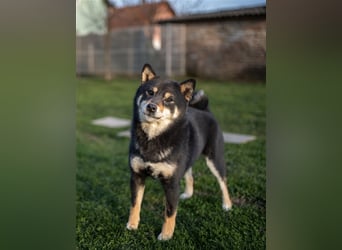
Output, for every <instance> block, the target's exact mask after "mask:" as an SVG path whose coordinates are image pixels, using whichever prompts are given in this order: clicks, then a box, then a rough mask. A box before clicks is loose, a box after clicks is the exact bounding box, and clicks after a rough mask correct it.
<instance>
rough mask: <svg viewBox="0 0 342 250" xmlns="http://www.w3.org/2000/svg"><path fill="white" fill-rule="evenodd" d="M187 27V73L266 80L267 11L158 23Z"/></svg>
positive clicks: (239, 11) (214, 77)
mask: <svg viewBox="0 0 342 250" xmlns="http://www.w3.org/2000/svg"><path fill="white" fill-rule="evenodd" d="M159 23H160V24H162V25H165V26H168V25H171V26H172V25H176V24H177V25H179V24H184V25H185V26H186V73H187V74H188V75H191V76H195V77H205V78H213V79H222V80H223V79H225V80H227V79H228V80H247V81H265V80H266V7H254V8H244V9H238V10H229V11H221V12H215V13H206V14H195V15H189V16H184V17H175V18H172V19H168V20H162V21H159Z"/></svg>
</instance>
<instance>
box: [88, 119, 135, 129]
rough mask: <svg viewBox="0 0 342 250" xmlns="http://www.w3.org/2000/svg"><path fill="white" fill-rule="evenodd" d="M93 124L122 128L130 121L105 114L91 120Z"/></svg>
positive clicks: (129, 123)
mask: <svg viewBox="0 0 342 250" xmlns="http://www.w3.org/2000/svg"><path fill="white" fill-rule="evenodd" d="M91 123H92V124H93V125H98V126H103V127H108V128H124V127H128V126H130V125H131V121H130V120H127V119H121V118H117V117H112V116H107V117H103V118H99V119H96V120H93V121H92V122H91Z"/></svg>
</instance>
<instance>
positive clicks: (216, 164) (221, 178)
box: [205, 157, 232, 211]
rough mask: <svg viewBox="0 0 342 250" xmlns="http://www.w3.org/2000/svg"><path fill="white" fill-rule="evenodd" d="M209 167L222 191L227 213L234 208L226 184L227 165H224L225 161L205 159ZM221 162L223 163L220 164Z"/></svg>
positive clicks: (224, 208) (223, 204) (223, 205)
mask: <svg viewBox="0 0 342 250" xmlns="http://www.w3.org/2000/svg"><path fill="white" fill-rule="evenodd" d="M205 160H206V163H207V166H208V167H209V169H210V171H211V172H212V174H213V175H214V176H215V177H216V179H217V181H218V183H219V185H220V188H221V191H222V208H223V210H225V211H228V210H230V209H231V208H232V202H231V200H230V197H229V192H228V188H227V184H226V177H225V165H224V163H223V161H224V160H223V159H221V160H220V161H218V159H216V161H215V160H212V159H210V158H209V157H206V158H205ZM220 162H221V163H220Z"/></svg>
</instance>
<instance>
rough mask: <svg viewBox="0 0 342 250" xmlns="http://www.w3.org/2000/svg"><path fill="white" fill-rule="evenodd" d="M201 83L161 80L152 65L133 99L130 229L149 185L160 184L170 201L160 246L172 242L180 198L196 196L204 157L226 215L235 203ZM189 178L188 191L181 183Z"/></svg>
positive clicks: (218, 133) (134, 225) (216, 127)
mask: <svg viewBox="0 0 342 250" xmlns="http://www.w3.org/2000/svg"><path fill="white" fill-rule="evenodd" d="M195 85H196V81H195V80H194V79H189V80H186V81H184V82H181V83H178V82H175V81H172V80H165V79H162V78H160V77H158V76H156V74H155V72H154V70H153V69H152V67H151V66H150V65H149V64H145V65H144V66H143V69H142V73H141V85H140V86H139V87H138V90H137V92H136V95H135V98H134V102H133V105H134V109H133V110H134V111H133V120H132V128H131V142H130V148H129V166H130V170H131V180H130V187H131V208H130V215H129V219H128V223H127V229H129V230H135V229H137V228H138V225H139V220H140V208H141V203H142V199H143V195H144V188H145V179H146V177H148V176H151V177H153V178H155V179H158V180H160V182H161V184H162V186H163V189H164V192H165V197H166V204H165V220H164V224H163V226H162V230H161V233H160V234H159V236H158V239H159V240H169V239H171V238H172V236H173V232H174V229H175V224H176V214H177V206H178V201H179V198H181V199H187V198H190V197H191V196H192V194H193V182H194V180H193V176H192V165H193V163H194V161H195V160H196V159H197V158H198V157H199V156H200V155H201V154H203V155H204V156H205V159H206V163H207V166H208V167H209V169H210V170H211V172H212V173H213V174H214V176H215V177H216V178H217V180H218V183H219V186H220V188H221V191H222V200H223V209H224V210H227V211H228V210H229V209H230V208H231V207H232V202H231V200H230V197H229V193H228V189H227V185H226V165H225V160H224V142H223V136H222V132H221V130H220V128H219V125H218V124H217V122H216V120H215V118H214V116H213V115H212V113H211V112H210V111H209V107H208V99H207V97H206V96H205V95H204V92H203V91H199V92H194V90H195ZM182 177H185V191H184V193H182V194H181V195H179V193H180V181H181V178H182Z"/></svg>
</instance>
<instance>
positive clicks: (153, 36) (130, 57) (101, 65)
mask: <svg viewBox="0 0 342 250" xmlns="http://www.w3.org/2000/svg"><path fill="white" fill-rule="evenodd" d="M107 11H108V19H107V24H108V31H109V33H107V35H98V34H88V35H86V36H77V38H76V42H77V45H76V47H77V50H76V63H77V66H76V68H77V73H78V74H79V75H103V74H104V73H105V71H106V69H108V67H109V68H110V71H111V72H112V73H113V74H114V75H137V74H140V71H141V67H142V65H143V64H144V63H146V62H149V63H150V64H152V65H153V66H154V68H155V70H156V71H157V72H158V73H159V74H160V75H167V76H169V77H177V76H184V75H189V76H193V77H203V78H212V79H220V80H234V81H265V78H266V7H265V6H262V7H253V8H243V9H237V10H228V11H220V12H215V13H204V14H203V13H202V14H193V15H187V16H180V17H177V16H176V15H175V12H174V11H173V9H172V7H171V6H170V5H169V4H168V3H167V2H166V1H162V2H159V3H150V4H142V5H137V6H129V7H125V8H114V7H112V6H110V7H109V8H108V9H107ZM104 40H107V41H109V42H110V49H109V50H108V49H106V48H105V46H104V44H105V43H104ZM106 56H107V57H109V58H110V60H107V61H106V60H104V58H105V57H106ZM108 62H109V64H110V65H108ZM106 64H107V65H106Z"/></svg>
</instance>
